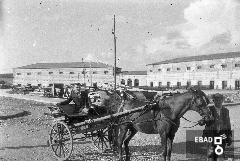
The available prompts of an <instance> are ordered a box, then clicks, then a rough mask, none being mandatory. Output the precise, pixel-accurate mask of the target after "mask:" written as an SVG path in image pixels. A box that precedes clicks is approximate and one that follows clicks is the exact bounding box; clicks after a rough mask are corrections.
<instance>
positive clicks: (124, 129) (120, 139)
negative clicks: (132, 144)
mask: <svg viewBox="0 0 240 161" xmlns="http://www.w3.org/2000/svg"><path fill="white" fill-rule="evenodd" d="M127 131H128V127H127V125H122V126H120V127H119V134H118V155H119V161H122V160H123V148H122V145H123V141H124V140H125V137H126V133H127Z"/></svg>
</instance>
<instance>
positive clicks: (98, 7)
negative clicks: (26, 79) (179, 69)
mask: <svg viewBox="0 0 240 161" xmlns="http://www.w3.org/2000/svg"><path fill="white" fill-rule="evenodd" d="M113 15H116V36H117V66H118V67H121V68H122V69H123V70H146V64H150V63H155V62H159V61H163V60H166V59H171V58H176V57H183V56H195V55H205V54H214V53H223V52H232V51H240V0H184V1H183V0H181V1H180V0H121V1H118V0H0V73H9V72H12V69H13V68H16V67H20V66H24V65H28V64H33V63H43V62H78V61H82V59H83V60H84V61H97V62H103V63H107V64H110V65H113V63H114V53H113V49H114V47H113V45H114V44H113V34H112V29H113Z"/></svg>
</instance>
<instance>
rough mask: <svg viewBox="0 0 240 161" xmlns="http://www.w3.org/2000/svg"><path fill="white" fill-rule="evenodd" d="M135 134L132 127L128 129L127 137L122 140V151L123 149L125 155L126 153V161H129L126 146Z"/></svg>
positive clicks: (135, 131)
mask: <svg viewBox="0 0 240 161" xmlns="http://www.w3.org/2000/svg"><path fill="white" fill-rule="evenodd" d="M136 133H137V130H136V129H135V128H134V127H131V128H130V129H129V135H128V136H127V137H126V139H125V140H124V149H125V153H126V161H130V152H129V147H128V144H129V142H130V140H131V139H132V138H133V136H134V135H135V134H136Z"/></svg>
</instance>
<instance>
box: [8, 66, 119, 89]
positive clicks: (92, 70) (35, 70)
mask: <svg viewBox="0 0 240 161" xmlns="http://www.w3.org/2000/svg"><path fill="white" fill-rule="evenodd" d="M117 69H118V70H120V68H117ZM13 76H14V79H13V84H15V85H27V84H31V85H36V86H37V85H38V86H49V85H50V86H51V85H53V84H54V85H57V86H63V85H69V84H72V83H85V84H86V85H88V86H91V85H93V84H97V85H99V84H103V83H112V82H113V81H114V76H113V66H111V65H107V64H104V63H99V62H68V63H36V64H31V65H26V66H22V67H18V68H15V69H13Z"/></svg>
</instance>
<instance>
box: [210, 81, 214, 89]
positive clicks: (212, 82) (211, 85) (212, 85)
mask: <svg viewBox="0 0 240 161" xmlns="http://www.w3.org/2000/svg"><path fill="white" fill-rule="evenodd" d="M209 88H210V89H214V81H210V85H209Z"/></svg>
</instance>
